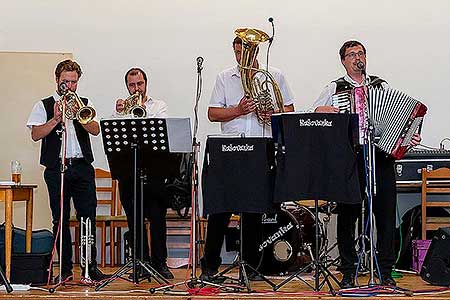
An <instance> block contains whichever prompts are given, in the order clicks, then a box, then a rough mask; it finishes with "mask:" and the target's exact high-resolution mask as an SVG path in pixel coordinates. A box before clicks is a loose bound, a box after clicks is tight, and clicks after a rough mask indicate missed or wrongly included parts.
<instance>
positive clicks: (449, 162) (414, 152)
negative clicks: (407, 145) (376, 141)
mask: <svg viewBox="0 0 450 300" xmlns="http://www.w3.org/2000/svg"><path fill="white" fill-rule="evenodd" d="M442 167H448V168H450V150H446V149H423V148H421V149H411V150H409V151H408V152H407V153H406V155H405V156H404V157H403V158H402V159H400V160H397V161H396V162H395V176H396V180H397V183H415V182H417V183H419V182H421V181H422V175H421V171H422V168H426V169H427V170H430V171H431V170H436V169H439V168H442Z"/></svg>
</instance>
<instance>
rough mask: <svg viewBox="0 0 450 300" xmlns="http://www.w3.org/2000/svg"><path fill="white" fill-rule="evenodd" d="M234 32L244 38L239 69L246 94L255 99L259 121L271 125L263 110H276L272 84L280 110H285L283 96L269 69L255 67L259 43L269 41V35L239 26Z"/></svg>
mask: <svg viewBox="0 0 450 300" xmlns="http://www.w3.org/2000/svg"><path fill="white" fill-rule="evenodd" d="M234 33H235V34H236V35H237V36H238V37H239V38H240V39H241V40H242V52H241V61H240V64H239V70H240V74H241V81H242V87H243V89H244V93H245V96H246V97H249V98H251V99H253V100H254V101H255V104H256V111H255V112H256V116H257V118H258V121H259V123H260V124H266V125H270V120H267V119H264V118H263V117H262V116H261V113H262V112H268V111H272V110H274V102H273V99H272V96H271V94H270V89H269V87H270V86H272V89H273V93H274V95H275V102H276V105H277V108H278V110H279V112H284V104H283V97H282V95H281V91H280V88H279V87H278V84H277V83H276V81H275V79H274V78H273V76H272V75H271V74H270V73H269V71H267V70H264V69H257V68H254V67H253V63H254V62H255V60H256V56H257V54H258V47H259V44H260V43H264V42H266V41H268V40H269V39H270V38H269V35H267V33H265V32H264V31H261V30H258V29H254V28H239V29H236V30H235V31H234ZM259 73H262V74H263V75H264V76H257V75H258V74H259Z"/></svg>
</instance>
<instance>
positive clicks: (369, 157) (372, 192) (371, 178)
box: [358, 64, 377, 286]
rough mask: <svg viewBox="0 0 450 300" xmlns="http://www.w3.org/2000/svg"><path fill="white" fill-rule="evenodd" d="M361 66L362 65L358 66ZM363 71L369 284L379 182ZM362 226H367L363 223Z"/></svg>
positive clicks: (371, 280) (371, 278)
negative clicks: (374, 201)
mask: <svg viewBox="0 0 450 300" xmlns="http://www.w3.org/2000/svg"><path fill="white" fill-rule="evenodd" d="M358 67H360V66H358ZM361 73H362V75H363V76H364V80H363V91H364V95H365V101H366V105H365V114H364V115H365V128H366V129H367V130H366V131H365V133H364V134H365V136H364V139H363V140H364V145H363V149H364V151H363V153H364V155H363V156H364V165H365V169H366V196H367V202H368V205H369V207H368V218H369V220H368V226H369V228H364V229H363V235H362V237H363V238H362V239H364V236H365V234H366V230H367V229H368V230H369V242H370V249H369V274H370V277H369V282H368V285H369V286H374V285H375V278H374V259H375V253H374V242H373V230H374V226H373V225H374V222H373V219H374V215H373V198H374V197H375V196H376V195H377V183H376V170H375V166H376V164H375V140H374V136H375V127H374V124H373V122H371V119H370V103H369V101H370V99H369V94H368V93H367V88H368V85H367V84H366V78H365V77H366V71H365V66H364V64H362V68H361ZM363 213H364V212H363ZM362 227H367V226H365V225H364V223H363V224H362ZM362 243H363V244H362V247H363V251H365V241H364V240H363V241H362Z"/></svg>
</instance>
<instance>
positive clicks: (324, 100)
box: [312, 74, 389, 111]
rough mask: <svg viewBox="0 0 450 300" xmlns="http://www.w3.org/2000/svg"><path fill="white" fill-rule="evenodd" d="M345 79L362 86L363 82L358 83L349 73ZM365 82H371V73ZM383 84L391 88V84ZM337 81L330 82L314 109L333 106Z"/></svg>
mask: <svg viewBox="0 0 450 300" xmlns="http://www.w3.org/2000/svg"><path fill="white" fill-rule="evenodd" d="M344 80H345V81H347V82H348V83H350V84H351V85H352V86H353V87H359V86H362V83H358V82H357V81H355V80H353V79H352V78H351V77H350V76H348V74H346V75H345V76H344ZM363 83H365V84H369V83H370V77H369V75H366V79H365V82H363ZM381 86H382V87H383V88H384V89H387V88H389V85H388V84H387V83H386V82H382V83H381ZM336 87H337V84H336V82H334V81H332V82H331V83H330V84H328V85H327V86H326V87H325V88H324V89H323V91H322V93H321V94H320V96H319V98H317V100H316V101H315V102H314V104H313V108H312V110H313V111H314V110H315V109H316V108H317V107H318V106H331V105H332V104H333V101H332V100H331V97H332V96H333V95H334V94H335V93H336Z"/></svg>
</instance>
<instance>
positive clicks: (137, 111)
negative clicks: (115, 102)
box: [120, 91, 147, 118]
mask: <svg viewBox="0 0 450 300" xmlns="http://www.w3.org/2000/svg"><path fill="white" fill-rule="evenodd" d="M124 102H125V103H124V107H123V111H122V112H121V113H120V114H121V115H132V116H133V117H135V118H145V117H146V116H147V111H146V110H145V106H144V104H143V103H142V95H141V94H140V93H139V92H138V91H136V93H134V94H133V95H130V96H129V97H128V98H127V99H125V100H124Z"/></svg>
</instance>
